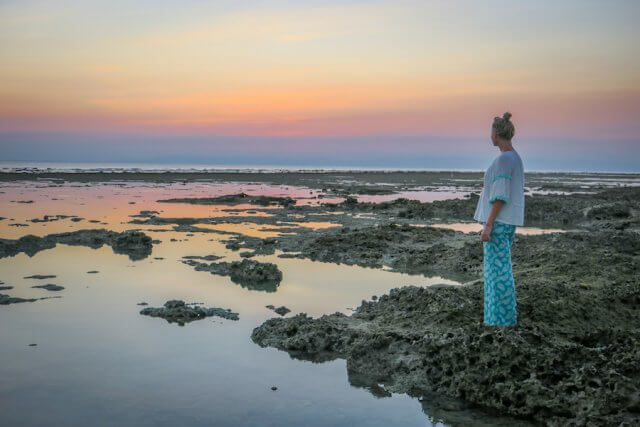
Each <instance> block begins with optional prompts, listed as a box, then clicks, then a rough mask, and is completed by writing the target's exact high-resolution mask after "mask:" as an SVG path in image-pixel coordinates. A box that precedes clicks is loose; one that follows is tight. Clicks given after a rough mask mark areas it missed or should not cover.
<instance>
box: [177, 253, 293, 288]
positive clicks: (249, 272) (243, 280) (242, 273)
mask: <svg viewBox="0 0 640 427" xmlns="http://www.w3.org/2000/svg"><path fill="white" fill-rule="evenodd" d="M182 262H183V263H185V264H187V265H190V266H192V267H194V268H195V269H196V270H197V271H208V272H210V273H211V274H217V275H220V276H229V278H230V279H231V281H232V282H234V283H237V284H239V285H240V286H242V287H243V288H247V289H252V290H257V291H266V292H275V291H276V290H277V289H278V285H279V284H280V281H281V280H282V272H281V271H280V269H278V266H277V265H275V264H273V263H270V262H259V261H255V260H251V259H246V258H245V259H243V260H242V261H232V262H227V261H221V262H212V263H210V264H207V263H206V262H198V261H196V260H195V259H193V257H191V258H189V259H185V260H183V261H182Z"/></svg>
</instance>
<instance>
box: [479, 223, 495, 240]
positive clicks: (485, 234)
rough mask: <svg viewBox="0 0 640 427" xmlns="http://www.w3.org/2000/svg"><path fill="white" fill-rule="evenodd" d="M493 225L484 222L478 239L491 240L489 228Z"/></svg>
mask: <svg viewBox="0 0 640 427" xmlns="http://www.w3.org/2000/svg"><path fill="white" fill-rule="evenodd" d="M492 228H493V226H492V225H491V224H486V225H485V226H484V228H483V229H482V233H481V234H480V240H482V241H483V242H489V241H491V229H492Z"/></svg>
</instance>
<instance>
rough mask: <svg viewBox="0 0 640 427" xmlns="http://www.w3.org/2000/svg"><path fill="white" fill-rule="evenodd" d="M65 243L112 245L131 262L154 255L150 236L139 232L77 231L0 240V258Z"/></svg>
mask: <svg viewBox="0 0 640 427" xmlns="http://www.w3.org/2000/svg"><path fill="white" fill-rule="evenodd" d="M58 243H62V244H65V245H71V246H87V247H90V248H92V249H98V248H100V247H102V246H103V245H109V246H111V248H112V249H113V251H114V252H115V253H119V254H125V255H128V256H129V259H131V260H132V261H136V260H140V259H144V258H146V257H147V256H149V255H150V254H151V250H152V247H153V245H152V243H151V238H150V237H149V236H147V235H145V234H144V233H142V232H140V231H123V232H121V233H118V232H115V231H108V230H104V229H102V230H78V231H73V232H68V233H58V234H49V235H47V236H44V237H38V236H33V235H27V236H23V237H21V238H19V239H17V240H10V239H0V258H4V257H7V256H14V255H17V254H19V253H21V252H24V253H26V254H27V255H28V256H33V255H35V254H36V253H38V252H40V251H42V250H45V249H51V248H54V247H55V246H56V244H58Z"/></svg>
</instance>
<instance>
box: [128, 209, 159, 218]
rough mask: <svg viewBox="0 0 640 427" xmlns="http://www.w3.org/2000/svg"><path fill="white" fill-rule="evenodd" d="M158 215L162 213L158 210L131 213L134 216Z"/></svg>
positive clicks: (151, 216)
mask: <svg viewBox="0 0 640 427" xmlns="http://www.w3.org/2000/svg"><path fill="white" fill-rule="evenodd" d="M156 215H160V212H158V211H148V210H147V211H140V212H139V213H137V214H135V215H129V216H130V217H132V218H153V217H154V216H156Z"/></svg>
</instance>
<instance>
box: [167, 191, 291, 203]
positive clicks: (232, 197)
mask: <svg viewBox="0 0 640 427" xmlns="http://www.w3.org/2000/svg"><path fill="white" fill-rule="evenodd" d="M158 202H161V203H189V204H192V205H239V204H251V205H260V206H270V205H278V206H290V205H294V204H295V203H296V201H295V199H293V198H291V197H276V196H263V195H254V196H252V195H249V194H246V193H238V194H225V195H223V196H218V197H187V198H182V199H164V200H158Z"/></svg>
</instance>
